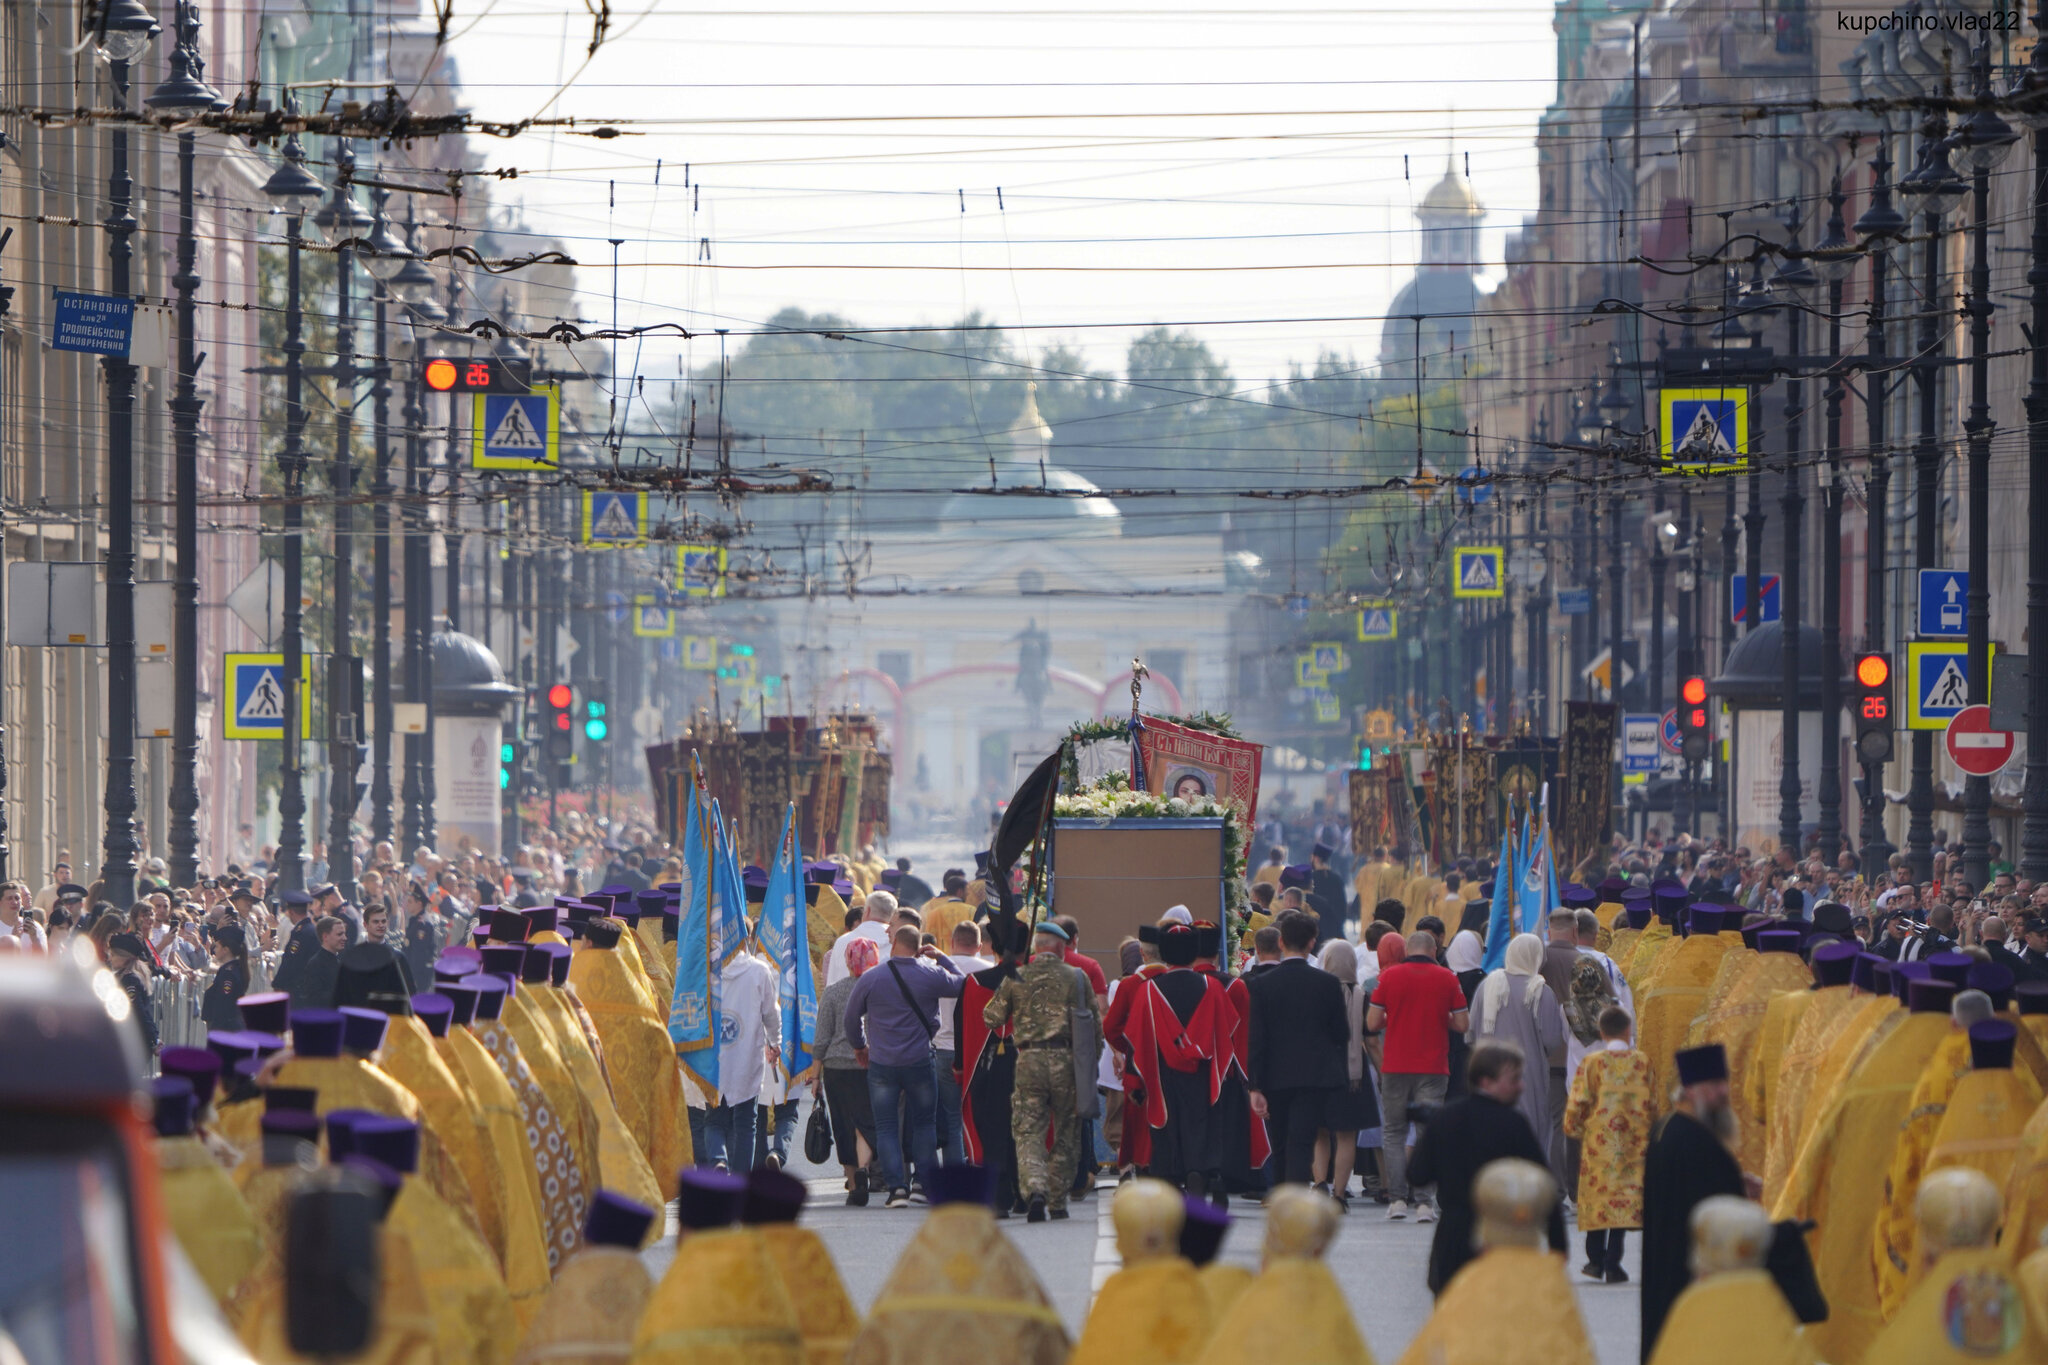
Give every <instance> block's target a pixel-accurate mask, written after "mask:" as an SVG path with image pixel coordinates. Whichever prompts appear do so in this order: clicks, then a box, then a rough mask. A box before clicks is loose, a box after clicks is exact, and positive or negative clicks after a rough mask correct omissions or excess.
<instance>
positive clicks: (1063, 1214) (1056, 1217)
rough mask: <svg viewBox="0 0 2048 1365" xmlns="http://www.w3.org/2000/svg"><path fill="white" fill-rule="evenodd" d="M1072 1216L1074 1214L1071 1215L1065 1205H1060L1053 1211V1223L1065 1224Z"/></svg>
mask: <svg viewBox="0 0 2048 1365" xmlns="http://www.w3.org/2000/svg"><path fill="white" fill-rule="evenodd" d="M1072 1216H1073V1215H1072V1214H1069V1213H1068V1212H1067V1206H1066V1205H1065V1204H1062V1205H1060V1206H1059V1207H1058V1208H1056V1209H1054V1210H1053V1211H1052V1221H1053V1222H1055V1223H1064V1222H1066V1221H1067V1219H1068V1218H1070V1217H1072Z"/></svg>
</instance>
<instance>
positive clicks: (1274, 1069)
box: [1245, 958, 1351, 1090]
mask: <svg viewBox="0 0 2048 1365" xmlns="http://www.w3.org/2000/svg"><path fill="white" fill-rule="evenodd" d="M1245 987H1246V989H1247V990H1249V991H1250V992H1251V999H1252V1017H1251V1055H1250V1062H1251V1082H1252V1088H1253V1089H1254V1090H1298V1089H1331V1090H1334V1089H1336V1088H1338V1087H1340V1086H1343V1085H1347V1084H1349V1082H1350V1072H1349V1070H1348V1069H1347V1067H1346V1065H1345V1052H1346V1049H1348V1048H1349V1047H1350V1046H1351V1024H1350V1021H1349V1020H1348V1019H1347V1018H1346V1017H1345V1014H1344V987H1343V985H1342V984H1341V983H1339V982H1338V980H1337V978H1336V977H1334V976H1331V975H1330V974H1329V973H1328V972H1326V971H1323V970H1322V969H1321V968H1319V967H1315V966H1312V965H1310V963H1309V962H1308V960H1307V959H1306V958H1288V959H1286V960H1284V961H1282V962H1279V963H1277V964H1275V965H1274V966H1273V967H1272V968H1271V969H1270V970H1268V971H1263V972H1259V973H1257V974H1256V975H1253V976H1250V977H1247V978H1246V979H1245Z"/></svg>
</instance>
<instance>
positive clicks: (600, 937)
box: [583, 919, 626, 948]
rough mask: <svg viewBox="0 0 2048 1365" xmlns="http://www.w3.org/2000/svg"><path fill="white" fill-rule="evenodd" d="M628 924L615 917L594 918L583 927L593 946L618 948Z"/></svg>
mask: <svg viewBox="0 0 2048 1365" xmlns="http://www.w3.org/2000/svg"><path fill="white" fill-rule="evenodd" d="M625 930H626V926H625V925H623V924H620V923H619V922H618V921H617V920H615V919H594V920H592V921H590V923H589V924H587V925H585V926H584V927H583V937H584V939H585V941H587V942H588V943H589V944H590V946H591V947H593V948H616V947H618V946H619V935H620V934H622V933H624V932H625Z"/></svg>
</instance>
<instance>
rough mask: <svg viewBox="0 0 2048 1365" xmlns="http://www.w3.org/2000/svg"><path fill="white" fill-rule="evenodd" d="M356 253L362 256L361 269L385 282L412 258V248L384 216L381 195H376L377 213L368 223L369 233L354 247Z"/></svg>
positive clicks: (373, 277) (371, 276)
mask: <svg viewBox="0 0 2048 1365" xmlns="http://www.w3.org/2000/svg"><path fill="white" fill-rule="evenodd" d="M356 254H357V255H359V256H361V257H362V261H363V269H365V270H367V271H369V272H370V278H372V279H376V280H384V281H387V282H388V281H389V280H390V279H391V277H392V276H393V275H396V274H397V273H398V272H399V271H400V270H403V269H404V268H405V263H406V262H407V261H409V260H411V259H412V256H413V250H412V248H411V247H410V246H408V245H406V241H405V238H403V237H401V236H399V235H398V233H397V232H395V231H394V230H393V229H392V227H391V220H390V219H389V218H386V217H385V216H384V201H383V197H382V195H379V196H378V197H377V213H376V217H375V219H374V220H373V221H372V222H371V224H370V235H369V237H368V238H366V239H365V240H364V241H363V243H362V244H361V245H360V246H359V247H357V248H356Z"/></svg>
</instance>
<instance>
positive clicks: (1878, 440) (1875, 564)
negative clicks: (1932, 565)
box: [1856, 122, 1906, 881]
mask: <svg viewBox="0 0 2048 1365" xmlns="http://www.w3.org/2000/svg"><path fill="white" fill-rule="evenodd" d="M1870 166H1871V170H1872V172H1873V173H1874V175H1875V177H1876V179H1875V182H1874V187H1873V189H1872V190H1871V197H1870V205H1869V207H1867V208H1865V209H1864V210H1863V216H1862V217H1860V218H1858V219H1857V220H1856V235H1857V236H1858V237H1860V238H1861V239H1862V240H1863V247H1864V250H1865V251H1866V252H1867V253H1868V254H1869V256H1870V324H1869V330H1868V334H1867V336H1868V339H1867V342H1866V345H1865V353H1866V354H1867V355H1868V356H1869V358H1870V374H1871V380H1870V382H1869V383H1868V384H1866V385H1865V395H1864V407H1863V414H1864V415H1863V421H1864V426H1865V427H1866V428H1867V429H1868V431H1869V433H1870V461H1869V467H1868V473H1867V476H1866V479H1865V483H1864V503H1865V508H1864V523H1863V526H1864V530H1863V538H1864V542H1865V545H1866V547H1867V548H1866V550H1865V560H1866V565H1865V567H1866V573H1865V578H1864V585H1865V586H1864V598H1865V603H1864V613H1863V640H1864V648H1866V649H1883V648H1884V647H1885V640H1886V637H1887V635H1888V634H1889V627H1888V625H1887V617H1886V615H1885V556H1886V549H1887V545H1886V542H1887V541H1888V540H1889V538H1890V537H1889V526H1888V525H1887V517H1888V515H1889V506H1890V502H1891V484H1892V466H1891V452H1890V451H1889V450H1888V449H1886V445H1885V441H1886V437H1885V430H1886V422H1885V415H1886V413H1885V409H1886V404H1885V385H1884V382H1883V379H1884V375H1885V371H1886V364H1885V361H1886V349H1887V348H1886V343H1885V330H1884V329H1885V315H1884V313H1885V290H1886V287H1887V282H1886V268H1887V266H1888V265H1889V263H1890V256H1889V254H1888V253H1889V251H1890V249H1891V245H1892V243H1894V242H1896V241H1897V240H1898V239H1899V238H1901V237H1903V236H1904V235H1905V233H1906V220H1905V218H1904V217H1903V216H1902V215H1901V214H1900V213H1899V211H1898V210H1897V209H1895V208H1893V207H1892V196H1891V170H1892V156H1891V130H1890V128H1889V127H1888V126H1887V125H1886V124H1884V123H1883V122H1880V123H1879V124H1878V135H1877V156H1876V158H1875V159H1873V160H1872V161H1871V163H1870ZM1884 806H1885V798H1884V765H1883V764H1881V763H1865V764H1864V765H1863V823H1862V826H1861V828H1860V830H1859V837H1858V840H1857V842H1858V843H1859V844H1861V845H1862V850H1863V875H1864V876H1865V877H1866V878H1869V879H1870V880H1872V881H1875V880H1876V879H1877V877H1878V875H1879V874H1881V873H1882V872H1883V871H1884V869H1885V866H1886V864H1887V863H1888V862H1889V861H1890V859H1891V855H1892V846H1891V841H1890V840H1889V839H1888V838H1887V837H1886V836H1885V829H1884Z"/></svg>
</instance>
